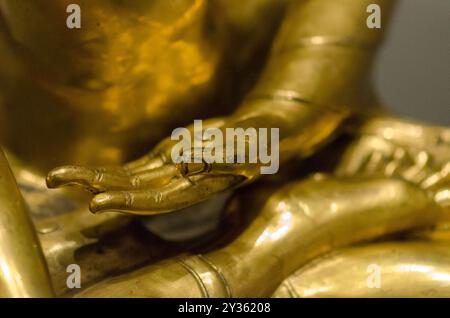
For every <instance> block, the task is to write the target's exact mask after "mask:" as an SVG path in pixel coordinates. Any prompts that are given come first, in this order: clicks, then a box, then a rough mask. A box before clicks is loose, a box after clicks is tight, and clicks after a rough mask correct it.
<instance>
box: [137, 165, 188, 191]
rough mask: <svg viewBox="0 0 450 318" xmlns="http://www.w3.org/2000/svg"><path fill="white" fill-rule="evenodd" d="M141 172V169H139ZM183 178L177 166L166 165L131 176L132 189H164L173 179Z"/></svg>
mask: <svg viewBox="0 0 450 318" xmlns="http://www.w3.org/2000/svg"><path fill="white" fill-rule="evenodd" d="M137 170H138V171H139V169H137ZM177 176H181V174H180V171H179V169H178V168H177V166H175V165H173V164H166V165H163V166H161V167H159V168H155V169H150V170H145V171H142V172H138V173H136V174H133V175H131V176H130V181H131V185H132V188H135V189H140V188H148V187H162V186H164V185H166V184H168V183H169V182H170V181H171V179H172V178H174V177H177Z"/></svg>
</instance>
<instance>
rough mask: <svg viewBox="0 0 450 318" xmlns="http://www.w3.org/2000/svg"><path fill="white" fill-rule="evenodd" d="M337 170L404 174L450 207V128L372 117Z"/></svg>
mask: <svg viewBox="0 0 450 318" xmlns="http://www.w3.org/2000/svg"><path fill="white" fill-rule="evenodd" d="M336 173H337V174H338V175H344V176H353V175H355V174H358V175H370V176H373V175H383V176H386V177H400V178H403V179H405V180H407V181H409V182H411V183H414V184H416V185H418V186H420V187H421V188H423V189H424V190H426V191H429V192H430V193H431V195H433V197H434V199H435V200H436V201H437V202H438V203H439V204H441V205H442V206H450V129H449V128H446V127H438V126H431V125H423V124H420V123H416V122H410V121H407V120H400V119H396V118H375V119H370V120H369V121H368V122H367V123H366V124H365V125H364V126H363V127H362V129H361V131H360V132H359V136H358V137H357V138H356V140H355V142H354V143H353V144H352V145H351V146H350V147H349V149H348V150H347V151H346V153H345V154H344V156H343V159H342V160H341V162H340V165H339V166H338V168H337V171H336Z"/></svg>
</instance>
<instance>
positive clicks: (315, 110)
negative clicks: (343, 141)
mask: <svg viewBox="0 0 450 318" xmlns="http://www.w3.org/2000/svg"><path fill="white" fill-rule="evenodd" d="M370 4H378V5H379V6H380V7H381V12H382V22H383V23H382V27H381V29H370V28H368V26H367V24H366V20H367V18H368V16H369V15H370V13H368V12H367V7H368V6H369V5H370ZM393 4H394V1H393V0H377V1H373V0H360V1H354V0H338V1H328V0H315V1H304V2H303V1H299V2H295V3H293V5H292V6H291V7H290V8H289V9H288V12H287V14H286V17H285V20H284V22H283V24H282V26H281V29H280V31H279V34H278V36H277V38H276V40H275V43H274V47H273V50H272V53H271V55H270V57H269V60H268V63H267V65H266V68H265V70H264V72H263V73H262V76H261V78H260V79H259V81H258V83H257V84H256V86H255V87H254V89H253V90H252V92H251V93H250V94H249V95H248V96H247V98H246V99H245V100H244V102H243V104H242V105H241V107H240V108H239V109H238V111H237V112H236V113H235V115H234V117H235V118H237V119H236V120H237V121H239V120H240V121H242V120H243V119H247V121H248V119H249V118H251V119H254V120H255V122H256V123H257V124H256V125H261V122H264V120H262V119H261V117H262V118H269V119H268V120H267V121H268V125H270V126H275V127H280V128H281V131H280V133H281V138H282V139H285V138H286V137H293V136H294V135H298V136H301V137H303V138H301V140H300V142H296V144H297V146H296V148H298V149H297V150H296V151H297V152H299V153H304V152H309V151H310V149H309V148H313V147H314V146H316V145H317V144H320V143H321V142H323V140H324V139H327V138H329V137H330V135H331V134H332V133H333V132H334V131H335V129H336V127H337V126H338V125H339V124H340V123H341V122H342V120H343V119H345V118H346V117H348V116H349V115H350V114H352V113H354V112H356V111H357V110H360V111H366V109H364V107H365V106H368V105H369V104H370V103H371V102H372V98H373V96H372V92H371V89H370V85H369V80H370V78H369V75H370V67H371V64H372V62H373V59H374V55H375V52H376V48H377V46H378V44H379V43H380V42H381V40H382V38H383V35H384V31H385V29H386V24H387V22H388V21H389V16H390V13H391V11H392V8H393ZM287 146H288V147H289V148H290V149H294V146H293V145H292V142H291V143H289V144H288V145H287Z"/></svg>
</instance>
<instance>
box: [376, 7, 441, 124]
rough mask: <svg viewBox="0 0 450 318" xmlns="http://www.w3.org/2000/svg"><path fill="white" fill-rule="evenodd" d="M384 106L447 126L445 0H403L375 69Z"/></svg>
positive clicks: (377, 84)
mask: <svg viewBox="0 0 450 318" xmlns="http://www.w3.org/2000/svg"><path fill="white" fill-rule="evenodd" d="M375 80H376V87H377V89H378V92H379V94H380V95H381V98H382V100H383V101H384V102H385V104H386V105H387V106H388V107H389V108H390V109H392V110H394V111H395V112H397V113H399V114H402V115H406V116H409V117H414V118H419V119H422V120H427V121H431V122H433V123H437V124H442V125H450V0H402V1H400V3H399V6H398V8H397V12H396V16H395V19H394V21H393V23H392V25H391V29H390V33H389V35H388V38H387V41H386V43H385V45H384V48H383V50H382V52H381V54H380V56H379V59H378V62H377V67H376V70H375Z"/></svg>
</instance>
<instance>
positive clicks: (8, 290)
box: [0, 150, 53, 297]
mask: <svg viewBox="0 0 450 318" xmlns="http://www.w3.org/2000/svg"><path fill="white" fill-rule="evenodd" d="M0 242H1V245H0V297H51V296H52V295H53V290H52V286H51V283H50V278H49V275H48V271H47V267H46V264H45V260H44V256H43V254H42V250H41V247H40V244H39V240H38V238H37V235H36V233H35V231H34V228H33V224H32V222H31V220H30V216H29V215H28V211H27V209H26V206H25V203H24V202H23V199H22V196H21V194H20V192H19V190H18V188H17V185H16V182H15V180H14V176H13V175H12V172H11V170H10V168H9V165H8V162H7V161H6V158H5V156H4V154H3V152H2V151H1V150H0Z"/></svg>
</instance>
